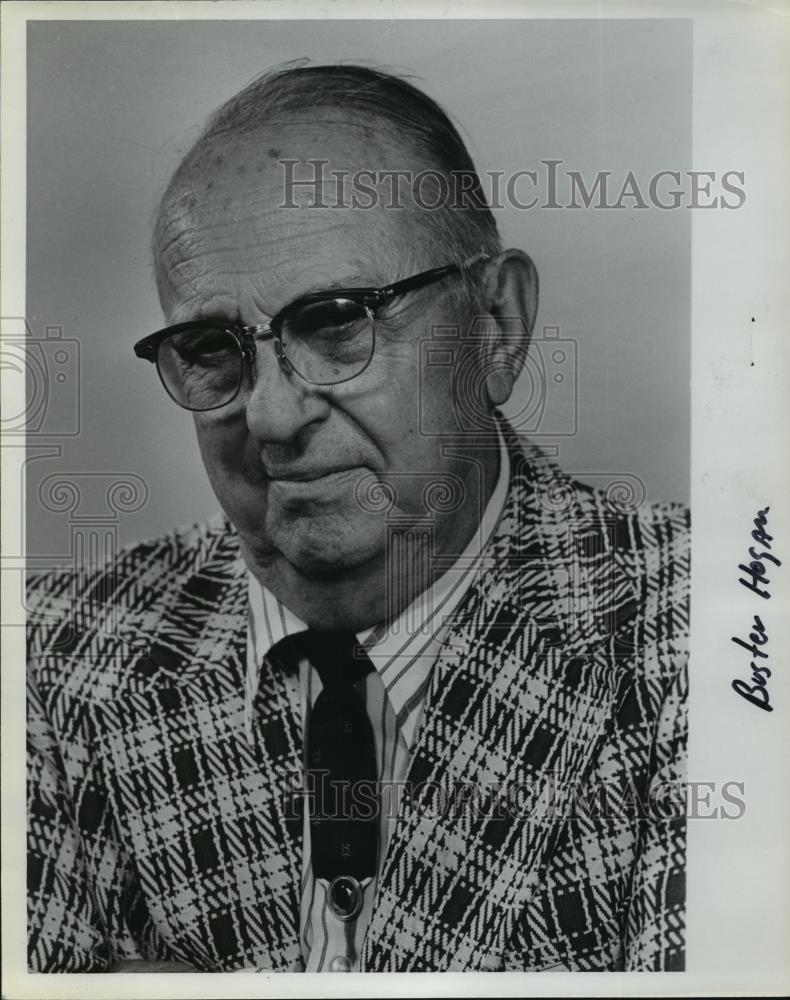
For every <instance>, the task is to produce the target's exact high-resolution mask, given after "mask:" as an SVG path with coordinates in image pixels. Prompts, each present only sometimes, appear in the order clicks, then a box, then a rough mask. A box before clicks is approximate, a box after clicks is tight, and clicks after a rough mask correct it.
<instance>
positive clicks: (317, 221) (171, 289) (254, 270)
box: [154, 112, 432, 311]
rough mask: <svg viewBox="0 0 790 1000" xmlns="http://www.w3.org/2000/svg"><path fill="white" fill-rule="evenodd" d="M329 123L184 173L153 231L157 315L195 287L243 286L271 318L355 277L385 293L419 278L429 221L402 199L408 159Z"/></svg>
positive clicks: (380, 138) (266, 140) (369, 126)
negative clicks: (252, 286)
mask: <svg viewBox="0 0 790 1000" xmlns="http://www.w3.org/2000/svg"><path fill="white" fill-rule="evenodd" d="M331 115H332V113H331V112H330V113H329V120H327V121H324V122H322V123H320V124H316V123H315V122H313V121H289V122H287V123H284V124H281V125H279V126H274V125H270V126H267V127H266V128H261V129H258V130H257V131H255V132H252V133H249V134H247V135H242V136H239V135H231V136H228V135H225V136H219V137H217V138H216V139H214V140H213V141H211V142H210V143H208V144H206V145H205V147H204V148H202V149H199V150H198V151H196V153H195V155H192V156H190V157H189V158H188V159H187V160H186V161H185V163H184V164H183V165H182V166H181V168H180V169H179V171H178V172H177V174H176V176H175V178H174V180H173V182H172V184H171V186H170V189H169V191H168V194H167V195H166V197H165V199H164V200H163V204H162V208H161V210H160V214H159V218H158V221H157V227H156V235H155V241H154V247H155V254H156V257H157V261H156V265H157V275H158V281H159V286H160V293H161V294H162V297H163V304H164V303H165V301H171V300H172V299H173V298H174V297H175V298H176V299H177V298H179V296H181V295H182V294H183V293H184V291H188V293H189V294H190V295H195V294H196V285H199V284H200V283H201V282H202V283H203V284H204V285H215V284H216V282H217V281H218V280H219V279H220V278H221V279H223V280H224V281H225V282H226V284H227V285H228V287H230V285H231V284H233V282H236V283H237V284H243V283H244V282H245V281H246V280H249V279H253V280H257V281H258V285H259V287H258V292H257V294H258V295H259V297H262V298H265V299H266V308H267V310H273V311H277V309H279V308H281V307H282V306H283V305H285V304H286V303H287V302H288V301H290V300H291V299H293V298H294V297H295V296H297V295H299V294H303V293H305V292H308V291H312V290H315V288H317V287H326V286H331V285H332V284H337V283H339V282H342V281H343V280H344V279H347V280H350V278H351V277H352V276H353V275H354V274H356V273H358V274H359V280H360V281H362V280H363V279H365V280H367V282H368V283H373V282H376V283H386V282H387V281H390V280H393V279H394V278H396V277H399V276H401V272H402V273H403V274H405V273H407V272H408V270H409V268H410V267H413V268H414V269H417V268H418V267H419V266H421V265H422V263H423V261H425V262H426V263H425V266H426V267H427V266H430V263H428V262H429V261H431V260H432V254H431V248H430V242H431V241H430V235H429V234H430V231H431V226H430V222H431V220H430V219H428V218H427V217H425V213H424V212H421V211H420V210H419V208H418V206H417V205H415V204H414V202H413V200H411V199H410V198H408V197H404V196H402V192H403V191H404V190H407V189H408V178H409V176H413V175H414V174H415V173H419V171H420V169H422V168H421V166H420V164H419V161H418V157H417V155H416V154H415V152H414V150H413V149H411V148H409V145H408V144H407V143H404V142H402V141H399V140H398V138H397V136H393V135H392V134H391V133H388V132H387V131H386V130H385V129H383V128H382V127H380V126H376V125H375V124H374V123H359V122H352V121H348V120H346V119H344V118H343V117H342V115H339V116H338V117H336V118H332V117H331ZM404 185H405V186H406V187H405V188H404ZM263 275H265V282H263V279H262V277H261V276H263ZM262 285H265V287H262ZM214 292H215V293H216V288H214ZM197 293H199V288H198V289H197ZM229 294H230V293H229Z"/></svg>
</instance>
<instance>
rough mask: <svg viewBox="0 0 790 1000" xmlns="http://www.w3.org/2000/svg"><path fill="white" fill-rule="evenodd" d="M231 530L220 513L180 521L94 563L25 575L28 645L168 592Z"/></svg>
mask: <svg viewBox="0 0 790 1000" xmlns="http://www.w3.org/2000/svg"><path fill="white" fill-rule="evenodd" d="M234 541H235V533H234V530H233V528H232V526H231V525H230V523H229V522H228V520H227V518H226V517H225V516H224V514H222V513H218V514H216V515H214V516H213V517H211V518H208V519H207V520H205V521H200V522H195V523H192V524H188V525H181V526H179V527H176V528H173V529H172V530H170V531H168V532H165V533H163V534H160V535H157V536H153V537H150V538H146V539H143V540H142V541H135V542H131V543H129V544H127V545H124V546H123V547H122V548H120V549H119V550H118V551H117V552H116V553H105V554H104V556H103V557H101V558H99V559H98V560H96V561H94V562H93V563H80V564H74V565H64V566H59V567H54V568H52V569H50V570H47V571H44V572H38V573H32V574H30V575H29V577H28V579H27V581H26V585H25V590H26V610H27V621H28V633H29V639H30V642H31V643H32V646H33V647H35V646H36V645H38V644H39V643H40V642H41V640H42V639H43V638H45V637H46V635H47V634H48V633H50V632H52V631H53V630H57V629H58V628H59V627H60V625H61V624H62V623H64V622H66V621H68V622H69V623H71V624H72V625H74V624H75V623H76V622H77V620H78V619H82V625H87V626H88V627H90V626H92V625H93V626H100V625H101V619H102V614H103V612H104V611H105V610H106V609H110V608H112V609H114V610H116V611H117V610H118V609H119V608H120V607H123V608H133V607H134V606H135V604H136V603H138V602H142V601H145V603H149V602H151V601H152V599H153V600H156V598H157V595H160V594H164V593H167V592H169V591H172V589H173V588H174V586H177V584H178V582H179V581H183V580H185V579H186V578H188V577H189V576H191V575H192V574H193V573H195V572H196V571H197V570H198V569H200V567H201V566H202V565H204V564H205V562H206V561H207V560H208V559H210V558H212V557H213V556H214V554H215V553H216V552H217V550H218V549H221V548H222V547H223V546H228V547H229V551H228V557H229V558H230V557H231V551H232V546H233V543H234Z"/></svg>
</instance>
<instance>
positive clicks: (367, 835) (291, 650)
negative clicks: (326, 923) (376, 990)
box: [270, 629, 379, 920]
mask: <svg viewBox="0 0 790 1000" xmlns="http://www.w3.org/2000/svg"><path fill="white" fill-rule="evenodd" d="M272 654H273V655H274V656H275V657H277V656H280V657H283V658H287V659H291V660H294V659H296V660H298V659H300V658H302V657H306V658H307V659H308V660H309V661H310V663H311V664H312V665H313V666H314V667H315V669H316V672H317V673H318V676H319V677H320V678H321V685H322V690H321V691H320V693H319V694H318V697H317V698H316V700H315V704H314V705H313V707H312V709H311V710H310V712H309V721H308V726H307V778H308V784H307V789H308V801H309V805H310V850H311V855H312V865H313V874H314V876H315V878H317V879H319V878H320V879H326V880H327V881H328V882H329V889H328V899H329V904H330V906H331V908H332V909H333V911H334V912H335V913H336V915H337V916H339V917H340V918H341V919H344V920H351V919H353V917H355V916H356V915H357V914H358V913H359V910H360V908H361V905H362V890H361V886H360V883H361V882H362V880H364V879H366V878H369V877H373V876H374V875H375V873H376V862H377V853H378V835H379V830H378V824H379V796H378V789H377V780H378V773H377V765H376V747H375V742H374V738H373V727H372V726H371V724H370V719H369V718H368V714H367V711H366V709H365V705H364V703H363V701H362V698H361V697H360V695H359V693H358V692H357V690H356V689H355V687H354V685H355V683H356V682H357V681H358V680H360V679H361V678H362V677H365V676H366V675H367V674H369V673H370V672H371V671H372V670H373V664H372V663H371V662H370V659H369V658H368V656H367V655H366V654H365V652H364V650H363V649H362V647H360V646H359V645H358V643H357V640H356V636H355V635H353V633H346V632H319V631H317V630H314V629H309V630H308V631H307V632H300V633H297V634H296V635H293V636H288V637H287V638H285V639H283V640H281V641H280V642H278V643H277V644H276V645H275V647H274V648H273V650H272V653H271V654H270V655H272Z"/></svg>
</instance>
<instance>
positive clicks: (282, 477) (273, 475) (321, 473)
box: [266, 465, 361, 483]
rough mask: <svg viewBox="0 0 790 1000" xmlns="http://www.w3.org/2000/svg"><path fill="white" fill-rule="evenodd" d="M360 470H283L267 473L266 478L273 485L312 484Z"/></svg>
mask: <svg viewBox="0 0 790 1000" xmlns="http://www.w3.org/2000/svg"><path fill="white" fill-rule="evenodd" d="M360 468H361V466H358V465H336V466H332V467H331V468H326V469H283V470H276V471H272V472H267V473H266V478H267V479H269V480H271V481H272V482H275V483H314V482H316V480H318V479H326V478H328V477H329V476H338V475H341V474H342V473H344V472H349V473H350V472H356V471H359V469H360Z"/></svg>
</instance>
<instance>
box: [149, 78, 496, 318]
mask: <svg viewBox="0 0 790 1000" xmlns="http://www.w3.org/2000/svg"><path fill="white" fill-rule="evenodd" d="M328 109H332V110H335V111H338V110H339V111H342V112H344V113H346V112H351V113H352V114H353V115H355V116H356V117H357V118H358V119H360V120H361V121H367V122H371V121H372V122H374V123H376V124H378V125H380V127H381V128H383V129H384V130H385V131H386V133H388V135H389V136H390V137H392V138H396V139H398V140H400V141H403V142H405V143H406V144H407V145H408V146H409V147H410V148H411V149H412V151H413V152H414V153H416V154H417V156H419V157H420V159H421V161H422V162H423V164H424V165H425V166H426V167H430V168H431V172H432V173H435V175H437V176H438V178H440V179H442V181H443V182H446V184H447V189H446V190H447V191H448V192H457V184H458V182H459V180H460V179H463V180H462V191H463V197H462V198H460V199H459V198H458V196H457V193H456V195H455V197H453V198H445V199H444V200H443V202H442V203H441V204H440V206H439V208H438V209H437V210H435V211H426V212H425V213H423V217H424V221H425V223H426V226H427V227H428V228H429V229H430V230H431V231H432V236H433V241H434V242H435V244H436V245H437V246H438V247H440V248H441V260H437V261H436V263H437V264H442V263H449V262H451V261H455V262H458V263H460V262H461V261H463V260H465V259H467V258H469V257H473V256H476V255H478V254H480V253H485V254H488V255H489V256H491V257H493V256H496V255H497V254H498V253H499V252H500V251H501V249H502V245H501V241H500V237H499V233H498V231H497V226H496V221H495V219H494V216H493V214H492V213H491V210H490V208H489V206H488V204H487V203H486V199H485V196H484V194H483V190H482V186H481V184H480V178H479V176H478V174H477V171H476V169H475V166H474V163H473V162H472V158H471V156H470V155H469V152H468V151H467V148H466V146H465V145H464V142H463V140H462V139H461V136H460V134H459V132H458V130H457V129H456V127H455V126H454V125H453V123H452V122H451V121H450V119H449V117H448V116H447V114H446V113H445V112H444V111H443V110H442V108H441V107H440V106H439V105H438V104H437V103H436V102H435V101H434V100H432V99H431V98H430V97H428V96H427V95H426V94H424V93H423V92H422V91H420V90H418V89H417V87H415V86H413V85H412V84H411V83H408V82H407V81H406V80H405V79H403V78H402V77H399V76H394V75H393V74H391V73H385V72H382V71H381V70H377V69H372V68H368V67H366V66H359V65H345V64H338V65H325V66H308V65H305V64H304V61H297V62H296V63H289V64H286V65H285V66H284V67H280V68H277V69H275V70H269V71H267V72H265V73H263V74H261V75H260V76H258V77H257V78H256V79H255V80H253V81H252V82H251V83H250V84H248V85H247V86H246V87H244V89H243V90H241V91H239V92H238V93H237V94H235V95H234V96H233V97H231V98H230V99H229V100H227V101H226V102H225V103H224V104H223V105H222V106H221V107H219V108H218V109H217V110H216V111H215V112H214V113H213V114H212V115H211V116H210V118H209V119H208V122H207V124H206V126H205V128H204V130H203V132H202V134H201V135H200V137H199V138H198V140H197V141H196V143H195V144H194V146H193V147H192V148H191V150H190V151H189V152H188V153H187V155H186V156H185V157H184V159H183V161H182V163H181V165H180V166H179V168H178V170H177V171H176V172H175V174H174V175H173V178H172V179H171V181H170V184H169V186H168V188H167V191H166V192H165V194H164V196H163V198H162V201H161V203H160V206H159V210H158V214H157V221H156V227H155V233H154V254H155V259H156V255H157V250H156V248H157V246H158V245H161V244H159V237H160V235H161V232H162V229H163V227H164V224H165V221H166V218H167V214H168V210H169V205H170V201H171V196H172V195H173V194H174V192H175V191H176V190H178V189H179V188H180V186H181V185H180V181H181V179H182V177H183V176H184V174H185V173H186V172H188V171H189V170H190V169H192V168H194V167H195V166H197V165H198V164H199V163H200V162H201V161H202V159H203V158H204V156H206V155H208V154H209V153H210V152H211V151H212V150H215V149H216V146H217V142H218V141H221V139H222V138H223V137H233V136H239V135H244V134H249V133H252V132H255V131H257V130H259V129H261V128H262V127H265V126H271V125H273V124H276V123H279V122H283V121H287V122H291V123H293V122H294V121H295V120H297V119H298V115H299V114H300V113H301V114H302V115H304V114H305V113H313V112H315V111H316V110H324V111H326V110H328ZM461 285H462V287H463V290H464V292H465V293H466V297H467V301H468V302H469V304H472V303H473V302H474V301H476V299H477V294H478V287H477V275H476V274H475V271H472V272H468V273H466V272H465V273H464V276H463V278H462V281H461Z"/></svg>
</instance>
